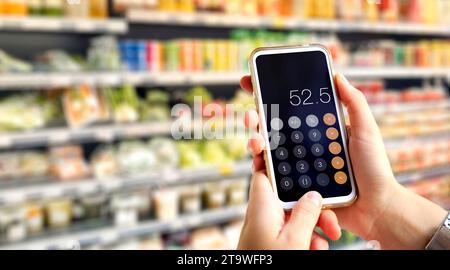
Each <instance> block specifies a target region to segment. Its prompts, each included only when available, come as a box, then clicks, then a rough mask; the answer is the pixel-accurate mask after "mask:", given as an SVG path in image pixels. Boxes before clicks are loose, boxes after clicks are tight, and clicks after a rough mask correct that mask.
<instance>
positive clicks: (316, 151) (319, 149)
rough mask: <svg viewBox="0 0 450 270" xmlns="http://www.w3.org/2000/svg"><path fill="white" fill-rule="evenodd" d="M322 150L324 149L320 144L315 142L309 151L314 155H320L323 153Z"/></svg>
mask: <svg viewBox="0 0 450 270" xmlns="http://www.w3.org/2000/svg"><path fill="white" fill-rule="evenodd" d="M323 152H324V150H323V146H322V145H321V144H318V143H316V144H314V145H313V146H312V147H311V153H312V154H313V155H314V156H316V157H320V156H321V155H323Z"/></svg>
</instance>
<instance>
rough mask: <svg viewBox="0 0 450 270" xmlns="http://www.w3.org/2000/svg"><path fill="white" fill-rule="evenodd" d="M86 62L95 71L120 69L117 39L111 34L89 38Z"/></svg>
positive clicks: (121, 67)
mask: <svg viewBox="0 0 450 270" xmlns="http://www.w3.org/2000/svg"><path fill="white" fill-rule="evenodd" d="M94 2H95V1H94ZM87 62H88V65H89V68H90V69H91V70H95V71H118V70H122V69H123V66H122V63H121V57H120V50H119V44H118V42H117V39H116V38H114V37H112V36H102V37H97V38H93V39H91V42H90V46H89V48H88V52H87Z"/></svg>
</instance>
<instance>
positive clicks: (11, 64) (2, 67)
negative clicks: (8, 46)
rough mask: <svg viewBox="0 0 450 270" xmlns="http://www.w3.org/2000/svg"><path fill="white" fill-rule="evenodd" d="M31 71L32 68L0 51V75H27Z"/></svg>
mask: <svg viewBox="0 0 450 270" xmlns="http://www.w3.org/2000/svg"><path fill="white" fill-rule="evenodd" d="M31 71H33V66H32V65H31V64H29V63H27V62H25V61H23V60H20V59H18V58H15V57H13V56H11V55H9V54H7V53H6V52H5V51H3V50H1V49H0V74H1V73H7V72H8V73H27V72H31Z"/></svg>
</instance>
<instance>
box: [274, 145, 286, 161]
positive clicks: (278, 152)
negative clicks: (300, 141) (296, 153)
mask: <svg viewBox="0 0 450 270" xmlns="http://www.w3.org/2000/svg"><path fill="white" fill-rule="evenodd" d="M275 156H276V157H277V158H278V159H279V160H285V159H287V158H288V151H287V150H286V148H284V147H279V148H278V149H277V150H276V151H275Z"/></svg>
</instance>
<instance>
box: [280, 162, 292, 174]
mask: <svg viewBox="0 0 450 270" xmlns="http://www.w3.org/2000/svg"><path fill="white" fill-rule="evenodd" d="M278 172H279V173H281V174H282V175H288V174H289V173H290V172H291V166H290V165H289V163H287V162H281V163H280V165H278Z"/></svg>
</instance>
